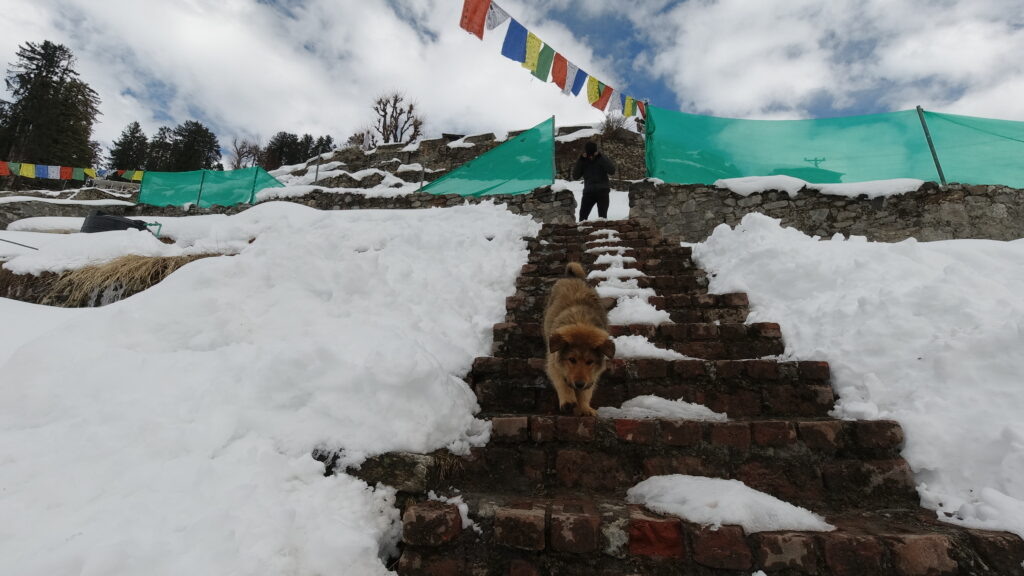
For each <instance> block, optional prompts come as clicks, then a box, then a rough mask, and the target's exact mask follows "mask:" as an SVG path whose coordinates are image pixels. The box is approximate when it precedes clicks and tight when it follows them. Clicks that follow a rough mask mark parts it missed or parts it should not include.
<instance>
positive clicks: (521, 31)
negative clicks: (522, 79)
mask: <svg viewBox="0 0 1024 576" xmlns="http://www.w3.org/2000/svg"><path fill="white" fill-rule="evenodd" d="M511 20H512V21H511V22H509V23H508V31H506V32H505V42H504V43H503V44H502V45H501V55H502V56H504V57H505V58H508V59H510V60H515V61H516V62H522V61H523V60H526V36H527V31H526V28H524V27H523V25H522V24H520V23H519V22H516V19H515V18H512V19H511Z"/></svg>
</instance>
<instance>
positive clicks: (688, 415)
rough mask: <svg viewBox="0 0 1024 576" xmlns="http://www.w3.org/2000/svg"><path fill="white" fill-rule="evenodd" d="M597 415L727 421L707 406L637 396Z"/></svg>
mask: <svg viewBox="0 0 1024 576" xmlns="http://www.w3.org/2000/svg"><path fill="white" fill-rule="evenodd" d="M597 414H598V415H599V416H601V417H602V418H674V419H679V420H700V421H704V422H725V421H726V420H728V419H729V418H728V416H727V415H725V414H722V413H720V412H715V411H714V410H711V409H710V408H708V407H707V406H702V405H700V404H693V403H690V402H683V401H682V400H669V399H667V398H661V397H659V396H637V397H636V398H632V399H629V400H626V401H625V402H623V403H622V407H621V408H613V407H611V406H606V407H604V408H598V409H597Z"/></svg>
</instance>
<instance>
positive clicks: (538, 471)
mask: <svg viewBox="0 0 1024 576" xmlns="http://www.w3.org/2000/svg"><path fill="white" fill-rule="evenodd" d="M521 453H522V456H523V476H525V477H526V478H527V479H528V480H530V481H533V482H540V481H542V480H544V475H545V473H546V472H547V468H548V465H547V453H546V452H544V450H542V449H539V448H536V449H523V450H521Z"/></svg>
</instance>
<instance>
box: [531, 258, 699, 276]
mask: <svg viewBox="0 0 1024 576" xmlns="http://www.w3.org/2000/svg"><path fill="white" fill-rule="evenodd" d="M598 257H599V256H598V255H583V256H582V257H579V256H577V257H576V258H572V259H569V258H564V257H563V258H554V257H551V258H545V259H544V261H539V262H530V263H528V264H526V265H525V266H523V268H522V270H521V271H520V274H521V275H523V276H550V277H555V278H561V277H563V276H565V265H566V264H568V263H569V262H580V263H581V264H583V267H584V268H585V269H586V270H587V271H588V272H591V271H593V270H607V269H608V268H610V267H611V265H612V264H613V263H612V262H601V263H597V262H596V260H597V259H598ZM629 258H633V257H632V256H629V257H628V258H626V259H625V261H623V262H615V263H614V265H615V267H616V268H627V269H630V270H640V271H641V272H643V273H644V274H646V275H648V276H672V275H675V274H683V273H688V272H689V273H692V272H695V271H696V270H698V268H696V267H694V265H693V261H692V260H690V259H689V258H670V257H666V258H645V259H642V260H641V259H635V261H632V260H629Z"/></svg>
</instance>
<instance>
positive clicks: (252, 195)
mask: <svg viewBox="0 0 1024 576" xmlns="http://www.w3.org/2000/svg"><path fill="white" fill-rule="evenodd" d="M252 172H253V174H252V192H250V193H249V204H253V203H254V201H255V200H256V178H257V177H258V176H259V175H260V171H259V169H258V168H255V167H254V168H253V169H252Z"/></svg>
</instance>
